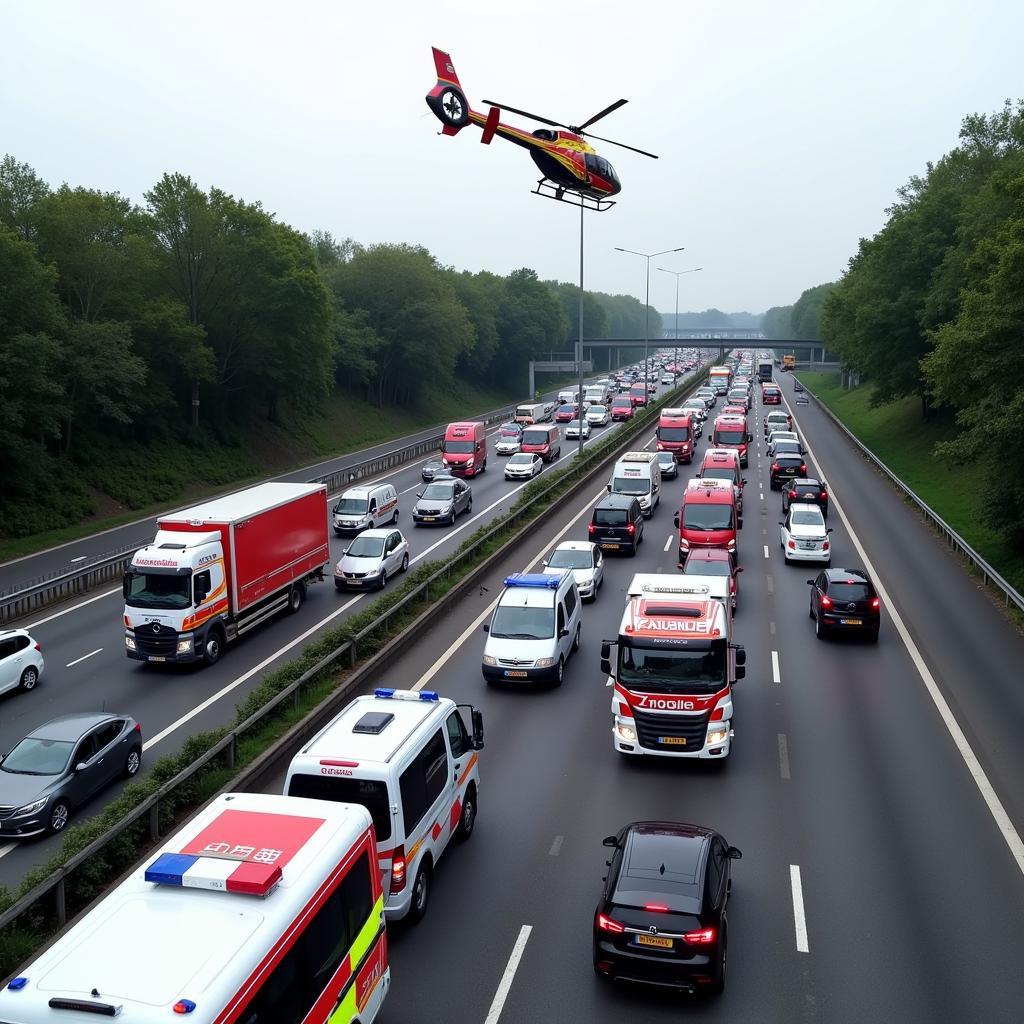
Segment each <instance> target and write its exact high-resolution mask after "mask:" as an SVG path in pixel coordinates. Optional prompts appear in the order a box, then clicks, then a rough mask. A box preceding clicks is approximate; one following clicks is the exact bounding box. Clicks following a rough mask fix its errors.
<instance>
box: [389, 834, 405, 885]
mask: <svg viewBox="0 0 1024 1024" xmlns="http://www.w3.org/2000/svg"><path fill="white" fill-rule="evenodd" d="M404 888H405V846H404V845H403V846H396V847H395V852H394V854H392V857H391V894H392V895H394V894H395V893H399V892H401V891H402V890H403V889H404Z"/></svg>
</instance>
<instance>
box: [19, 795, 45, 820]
mask: <svg viewBox="0 0 1024 1024" xmlns="http://www.w3.org/2000/svg"><path fill="white" fill-rule="evenodd" d="M48 799H49V797H45V796H44V797H43V798H42V800H33V801H32V803H30V804H25V806H24V807H19V808H18V809H17V810H16V811H15V812H14V814H13V815H12V817H17V816H18V815H21V814H35V813H36V812H37V811H41V810H42V809H43V808H44V807H45V806H46V801H47V800H48Z"/></svg>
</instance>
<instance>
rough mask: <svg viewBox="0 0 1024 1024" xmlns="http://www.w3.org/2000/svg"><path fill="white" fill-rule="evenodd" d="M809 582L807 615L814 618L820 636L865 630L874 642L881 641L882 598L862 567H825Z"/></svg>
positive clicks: (863, 631)
mask: <svg viewBox="0 0 1024 1024" xmlns="http://www.w3.org/2000/svg"><path fill="white" fill-rule="evenodd" d="M807 583H808V585H809V586H810V588H811V604H810V608H809V610H808V615H810V617H811V618H812V619H814V634H815V636H817V638H818V639H819V640H824V639H825V637H826V636H829V635H830V634H831V633H833V632H835V633H866V634H867V637H868V639H869V640H870V641H871V642H872V643H878V629H879V626H880V624H881V621H882V612H881V601H879V599H878V595H877V594H876V593H875V585H874V584H873V583H872V582H871V577H870V576H869V575H868V574H867V573H866V572H865V571H864V570H863V569H835V568H832V569H824V570H822V571H821V572H819V573H818V575H817V576H815V577H814V579H813V580H808V581H807Z"/></svg>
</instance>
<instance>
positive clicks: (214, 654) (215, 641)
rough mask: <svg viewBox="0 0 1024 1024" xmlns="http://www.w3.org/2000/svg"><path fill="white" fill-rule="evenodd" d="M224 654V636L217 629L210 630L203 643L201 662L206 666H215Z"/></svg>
mask: <svg viewBox="0 0 1024 1024" xmlns="http://www.w3.org/2000/svg"><path fill="white" fill-rule="evenodd" d="M223 653H224V635H223V634H222V633H221V631H220V630H219V629H211V630H210V632H209V633H207V634H206V639H205V640H204V641H203V660H204V661H205V662H206V664H207V665H216V664H217V662H218V661H220V656H221V654H223Z"/></svg>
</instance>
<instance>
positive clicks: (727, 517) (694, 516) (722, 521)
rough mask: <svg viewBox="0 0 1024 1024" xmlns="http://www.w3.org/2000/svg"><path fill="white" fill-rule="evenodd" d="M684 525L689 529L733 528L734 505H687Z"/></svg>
mask: <svg viewBox="0 0 1024 1024" xmlns="http://www.w3.org/2000/svg"><path fill="white" fill-rule="evenodd" d="M683 526H685V527H686V528H687V529H688V530H731V529H732V505H725V504H722V505H685V506H684V507H683Z"/></svg>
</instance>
